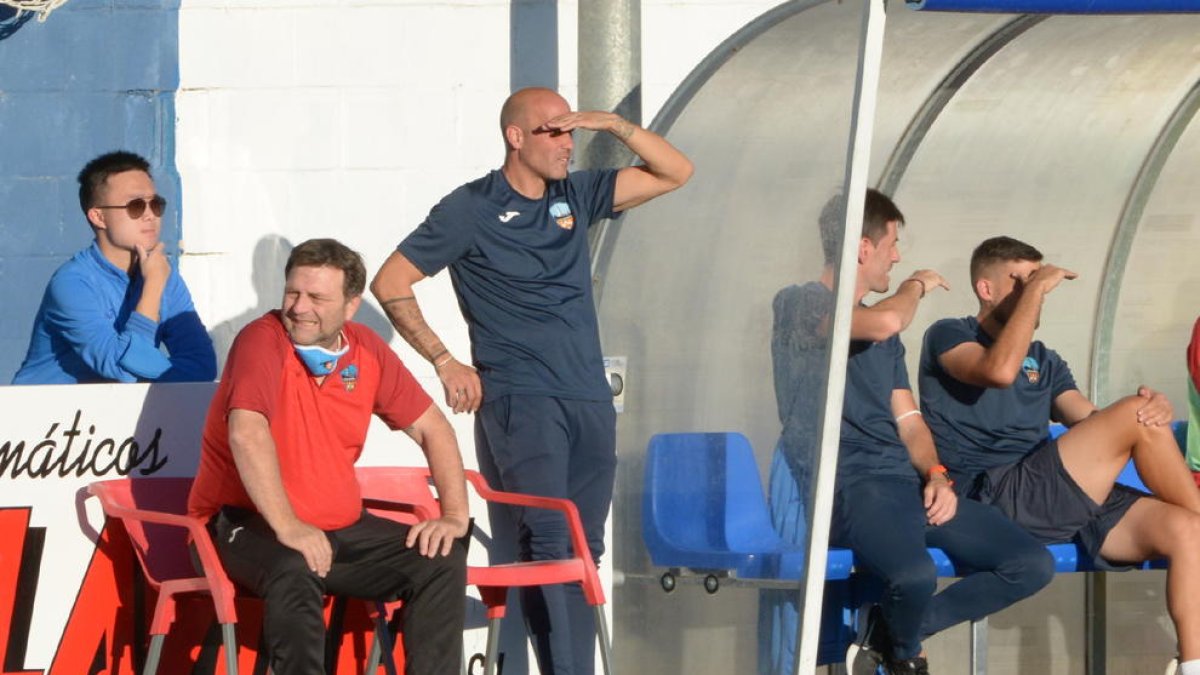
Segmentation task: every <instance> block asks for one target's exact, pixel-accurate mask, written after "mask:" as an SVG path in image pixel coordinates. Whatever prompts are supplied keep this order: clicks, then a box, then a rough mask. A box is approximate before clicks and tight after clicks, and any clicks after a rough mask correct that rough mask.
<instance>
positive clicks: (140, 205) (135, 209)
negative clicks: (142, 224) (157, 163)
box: [95, 195, 167, 218]
mask: <svg viewBox="0 0 1200 675" xmlns="http://www.w3.org/2000/svg"><path fill="white" fill-rule="evenodd" d="M147 204H149V205H150V212H151V213H153V214H154V215H156V216H161V215H162V214H163V210H164V209H166V208H167V200H166V199H165V198H164V197H163V196H162V195H154V196H153V197H151V198H149V199H145V198H143V197H138V198H136V199H130V200H129V203H128V204H117V205H113V206H96V207H95V208H98V209H125V213H128V214H129V217H130V218H141V217H142V214H143V213H145V212H146V205H147Z"/></svg>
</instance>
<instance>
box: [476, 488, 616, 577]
mask: <svg viewBox="0 0 1200 675" xmlns="http://www.w3.org/2000/svg"><path fill="white" fill-rule="evenodd" d="M463 473H465V474H466V477H467V481H468V482H470V483H471V486H472V487H474V488H475V491H476V492H478V493H479V496H480V497H483V498H484V499H485V500H487V501H489V502H495V503H497V504H510V505H512V506H525V507H532V508H538V509H548V510H551V511H561V512H562V514H563V516H565V517H566V519H567V527H568V528H569V529H570V531H571V546H572V547H573V548H574V549H575V553H576V555H579V557H580V558H582V559H583V560H584V564H585V565H586V566H587V567H588V569H589V570H591V573H593V574H594V573H595V566H596V563H595V561H594V560H593V558H592V551H591V548H590V547H589V546H588V543H587V536H586V535H585V534H584V532H583V521H582V520H581V519H580V518H579V509H578V508H577V507H576V506H575V503H574V502H572V501H571V500H569V499H561V498H558V497H537V496H534V495H523V494H517V493H515V492H502V491H500V490H494V489H492V487H491V486H489V485H488V484H487V480H485V479H484V477H483V476H482V475H481V474H480V473H479V472H478V471H471V470H467V471H464V472H463ZM580 551H587V555H581V554H580Z"/></svg>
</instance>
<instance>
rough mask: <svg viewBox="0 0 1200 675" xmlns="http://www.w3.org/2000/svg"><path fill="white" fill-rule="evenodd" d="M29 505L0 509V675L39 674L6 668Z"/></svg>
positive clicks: (37, 673)
mask: <svg viewBox="0 0 1200 675" xmlns="http://www.w3.org/2000/svg"><path fill="white" fill-rule="evenodd" d="M29 511H30V509H29V508H28V507H26V508H18V509H0V675H42V671H40V670H8V669H6V668H5V666H4V664H6V663H8V639H9V636H10V635H12V619H13V611H15V610H16V608H17V582H18V580H19V577H20V575H21V559H22V557H23V556H24V554H25V533H26V532H27V531H29Z"/></svg>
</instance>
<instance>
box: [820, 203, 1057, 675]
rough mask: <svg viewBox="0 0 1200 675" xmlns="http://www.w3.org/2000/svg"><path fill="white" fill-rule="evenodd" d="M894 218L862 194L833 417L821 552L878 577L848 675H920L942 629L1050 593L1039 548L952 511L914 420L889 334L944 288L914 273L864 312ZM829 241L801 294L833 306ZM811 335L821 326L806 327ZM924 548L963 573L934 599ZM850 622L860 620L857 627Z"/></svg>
mask: <svg viewBox="0 0 1200 675" xmlns="http://www.w3.org/2000/svg"><path fill="white" fill-rule="evenodd" d="M903 223H904V216H903V215H902V214H901V213H900V210H899V209H898V208H897V207H896V205H895V204H894V203H892V201H891V200H890V199H889V198H887V197H886V196H884V195H883V194H881V193H879V192H877V191H875V190H869V191H868V192H867V199H866V208H865V212H864V217H863V227H862V237H861V241H860V243H859V253H858V274H857V281H856V286H855V289H854V304H855V309H854V314H853V316H852V319H851V328H850V359H849V362H848V365H847V368H846V390H845V399H844V404H843V408H842V430H841V443H840V446H839V450H838V469H837V483H836V489H835V492H834V506H833V522H832V527H831V533H830V543H831V544H833V545H836V546H843V547H848V548H850V549H852V550H853V551H854V555H855V560H856V562H857V563H858V564H861V565H862V566H864V567H865V568H867V569H868V570H870V571H871V572H873V573H875V574H876V575H878V576H879V577H881V578H882V580H883V582H884V593H883V597H882V600H881V601H880V604H879V607H878V611H876V610H874V609H873V610H872V611H870V613H869V618H867V619H866V620H865V621H864V624H865V625H864V626H863V630H862V631H861V632H860V635H859V639H858V640H856V642H855V644H854V645H852V646H851V649H850V653H848V654H847V667H848V670H849V671H850V672H851V673H863V672H869V673H874V672H875V666H876V665H878V664H879V663H880V662H881V661H882V664H883V666H884V668H885V670H886V671H887V672H888V673H893V674H900V673H904V674H908V673H914V674H921V673H925V674H927V673H928V672H929V671H928V665H927V663H926V660H925V657H924V652H923V649H922V646H921V641H922V640H923V639H924V638H926V637H928V636H930V635H932V634H934V633H937V632H939V631H941V630H943V629H945V628H949V627H950V626H953V625H956V624H958V623H961V622H964V621H970V620H975V619H979V618H982V617H984V616H987V615H988V614H991V613H992V612H996V611H998V610H1000V609H1003V608H1004V607H1007V606H1009V605H1011V604H1012V603H1014V602H1016V601H1018V600H1021V599H1022V598H1025V597H1028V596H1029V595H1032V594H1033V593H1035V592H1037V591H1038V590H1039V589H1041V588H1042V587H1043V586H1045V585H1046V584H1047V583H1049V582H1050V579H1051V578H1052V577H1053V574H1054V563H1053V560H1052V558H1051V556H1050V555H1049V553H1047V551H1046V550H1045V548H1044V547H1043V546H1041V545H1040V544H1038V542H1037V541H1036V540H1034V538H1033V537H1031V536H1030V535H1029V534H1028V533H1026V532H1024V531H1022V530H1021V528H1019V527H1016V526H1015V525H1014V524H1013V523H1012V522H1011V521H1010V520H1008V519H1007V518H1005V517H1004V515H1003V514H1001V513H1000V512H999V511H997V510H996V509H994V508H992V507H990V506H987V505H984V504H980V503H979V502H973V501H967V500H959V499H958V498H957V495H956V494H955V492H954V490H953V488H952V485H953V484H952V482H951V481H950V480H949V479H948V477H947V475H946V469H945V467H943V466H942V465H941V463H940V461H939V459H938V451H937V449H936V448H935V447H934V443H933V437H932V436H931V435H930V433H929V428H928V427H927V426H925V422H924V421H923V420H922V417H921V413H920V412H919V411H918V410H917V404H916V401H915V400H914V398H913V394H912V390H911V388H910V386H909V380H908V372H907V369H906V367H905V364H904V345H903V343H901V341H900V336H899V333H900V332H901V331H902V330H904V328H906V327H907V326H908V325H909V323H911V321H912V318H913V315H914V314H915V313H916V309H917V305H918V304H919V303H920V300H921V299H922V298H924V297H925V295H926V293H928V292H930V291H933V290H935V289H937V288H938V287H944V288H945V287H947V285H946V282H945V280H944V279H943V278H942V276H941V275H940V274H938V273H937V272H934V271H932V270H920V271H917V272H915V273H914V274H913V275H912V276H911V277H909V278H908V279H905V280H904V281H902V282H901V283H900V284H899V285H898V286H897V288H896V292H895V293H894V294H892V295H891V296H890V297H887V298H884V299H883V300H880V301H879V302H877V303H875V304H874V305H871V306H867V305H865V304H863V299H864V298H865V297H866V295H867V294H868V293H883V292H886V291H887V290H888V288H889V286H890V276H889V273H890V271H891V268H892V266H893V265H895V264H896V263H897V262H899V261H900V253H899V251H898V250H897V246H896V244H897V240H898V232H897V229H898V228H899V226H901V225H902V224H903ZM837 236H838V235H837V232H836V230H831V229H830V228H828V227H826V226H824V224H823V227H822V239H823V240H825V243H826V245H825V253H826V261H827V264H826V267H825V271H824V273H823V275H822V277H821V279H820V281H819V282H814V283H810V284H808V285H806V286H803V287H801V292H804V293H807V294H809V295H811V296H817V297H822V298H824V304H825V306H826V307H827V308H829V309H830V310H831V309H832V307H833V291H832V290H831V289H832V287H833V281H834V260H835V259H836V255H837V253H838V251H837V246H836V245H832V246H831V245H830V243H829V242H831V241H833V242H836V241H837ZM808 325H810V326H816V327H818V330H827V328H825V329H821V328H819V327H821V326H825V327H827V326H828V325H829V322H828V321H821V322H808ZM927 546H936V547H939V548H941V549H943V550H944V551H945V552H946V554H947V555H948V556H950V558H951V559H952V560H953V561H954V562H955V563H956V564H958V565H961V566H963V567H964V568H969V569H971V570H974V571H973V572H971V573H970V574H968V575H966V576H964V577H963V578H962V579H961V580H960V581H958V582H957V583H954V584H952V585H950V586H948V587H947V588H945V589H943V590H942V591H941V592H938V593H935V591H936V590H937V573H936V569H935V568H934V565H933V562H932V560H931V559H930V557H929V554H928V552H927V551H926V547H927ZM860 620H861V619H860Z"/></svg>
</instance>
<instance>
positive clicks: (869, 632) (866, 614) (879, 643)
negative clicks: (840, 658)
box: [846, 603, 888, 675]
mask: <svg viewBox="0 0 1200 675" xmlns="http://www.w3.org/2000/svg"><path fill="white" fill-rule="evenodd" d="M887 648H888V644H887V629H886V628H885V627H884V624H883V611H882V610H881V609H880V608H879V605H876V604H874V603H868V604H865V605H863V606H862V608H860V609H859V610H858V635H856V636H855V638H854V641H853V642H851V643H850V648H849V649H847V650H846V673H847V674H848V675H875V673H876V672H877V671H878V670H879V666H880V664H882V663H883V655H884V653H885V652H886V651H887Z"/></svg>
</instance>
